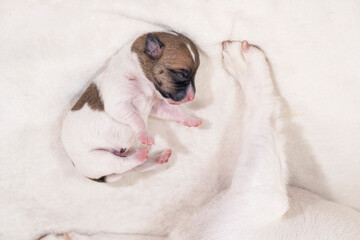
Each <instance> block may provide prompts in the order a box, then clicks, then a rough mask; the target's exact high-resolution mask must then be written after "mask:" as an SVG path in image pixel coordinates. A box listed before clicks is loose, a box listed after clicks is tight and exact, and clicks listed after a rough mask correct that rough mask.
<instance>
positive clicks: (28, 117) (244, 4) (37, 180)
mask: <svg viewBox="0 0 360 240" xmlns="http://www.w3.org/2000/svg"><path fill="white" fill-rule="evenodd" d="M359 12H360V3H359V2H358V1H351V0H348V1H342V2H340V1H335V0H334V1H325V0H324V1H316V2H314V1H312V2H310V1H309V2H300V1H299V2H297V3H294V2H289V1H283V2H281V1H260V0H256V1H243V0H241V1H235V0H233V1H205V0H204V1H192V0H181V1H180V0H179V1H148V0H139V1H133V0H129V1H128V0H123V1H115V0H91V1H27V2H22V1H12V0H8V1H2V3H1V6H0V33H1V34H0V53H1V54H0V98H1V101H0V134H1V140H0V141H1V142H0V164H1V165H0V216H1V218H0V237H1V239H35V238H36V237H38V236H40V235H41V234H44V233H47V232H53V231H57V232H65V231H78V232H85V233H92V232H114V233H146V234H160V235H161V234H167V233H168V232H169V231H170V230H171V229H172V228H173V227H174V225H175V224H176V223H177V222H178V221H180V220H181V219H183V218H185V217H186V216H187V215H188V214H189V213H191V212H192V211H193V210H194V209H196V208H197V207H198V206H201V205H203V204H204V203H206V202H208V201H209V200H210V199H211V198H212V197H213V196H214V195H215V194H216V193H217V192H219V191H220V190H222V189H223V188H224V187H226V186H227V185H228V183H229V179H230V176H231V169H232V166H233V164H234V160H236V158H234V156H237V155H238V153H239V151H240V149H238V148H237V146H239V144H238V140H239V134H240V130H239V129H237V128H236V126H238V121H240V119H241V112H239V111H236V109H238V107H239V99H240V98H239V96H238V95H237V94H236V91H234V82H233V81H229V79H228V78H229V77H228V75H227V74H226V73H225V72H224V70H223V69H222V66H221V61H220V60H221V55H220V52H221V51H220V50H221V45H220V42H221V41H222V40H225V39H247V40H249V41H250V42H252V43H255V44H257V45H260V46H261V47H262V48H263V49H264V50H265V51H266V53H267V55H268V57H269V59H270V60H271V62H272V65H273V68H274V73H275V78H276V82H277V84H278V88H279V90H280V93H281V95H282V96H283V97H284V99H285V101H286V103H287V107H288V110H289V115H288V116H287V117H288V120H289V121H291V122H292V124H291V125H290V126H289V127H288V128H287V129H286V134H287V143H288V144H287V146H286V152H287V156H288V164H289V169H290V183H291V184H293V185H297V186H301V187H304V188H307V189H310V190H311V191H313V192H316V193H317V194H319V195H321V196H322V197H324V198H327V199H331V200H334V201H337V202H340V203H343V204H346V205H349V206H351V207H354V208H357V209H360V185H359V182H360V174H359V171H360V161H359V157H358V156H359V155H360V148H359V146H360V127H359V122H360V112H359V104H360V95H359V91H360V81H359V79H360V65H359V64H360V54H359V52H360V44H359V43H360V14H359ZM153 23H156V24H158V25H161V26H164V27H169V28H172V29H174V30H176V31H179V32H182V33H184V34H186V35H187V36H189V37H190V38H191V39H193V40H194V41H195V42H196V43H197V45H198V46H199V48H200V50H201V65H200V68H199V71H198V74H197V78H196V86H197V95H196V101H195V102H193V103H191V104H187V105H186V106H184V108H186V109H187V110H188V111H190V112H194V113H196V114H197V115H198V116H200V117H202V118H203V119H204V124H203V125H202V126H201V127H200V128H198V129H188V128H185V127H183V126H181V125H178V124H175V123H170V122H164V121H160V120H151V121H150V123H149V125H150V132H151V133H152V134H154V135H155V137H156V139H155V140H156V142H157V146H156V148H162V147H164V146H168V147H170V148H172V149H173V153H174V155H173V156H172V158H171V161H170V163H169V164H168V165H167V166H166V167H164V168H163V169H161V170H159V171H156V172H153V173H148V174H146V175H143V176H128V178H127V179H126V180H125V181H123V182H121V183H118V184H108V185H104V184H98V183H96V182H91V181H88V180H87V179H85V178H83V177H82V176H80V175H79V174H78V172H77V171H76V170H75V169H74V168H73V166H72V164H71V161H70V160H69V158H68V157H67V156H66V154H65V152H64V150H63V148H62V145H61V140H60V136H59V133H60V127H61V121H62V118H63V116H64V113H65V112H66V111H67V110H68V109H69V106H70V104H71V103H73V102H74V99H76V97H78V95H79V93H80V92H81V91H82V89H83V88H84V86H85V85H87V84H88V82H89V80H90V79H91V77H92V76H93V74H94V73H95V72H96V71H97V70H98V69H99V68H100V67H101V66H102V64H103V63H104V62H105V61H106V59H107V58H108V57H110V56H111V55H112V54H113V53H114V52H115V51H116V50H117V49H118V48H120V47H121V46H122V45H124V44H125V43H127V42H129V41H131V40H133V39H134V38H135V37H136V36H138V35H139V34H142V33H144V32H148V31H154V30H162V28H161V27H158V26H156V25H154V24H153Z"/></svg>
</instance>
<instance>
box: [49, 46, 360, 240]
mask: <svg viewBox="0 0 360 240" xmlns="http://www.w3.org/2000/svg"><path fill="white" fill-rule="evenodd" d="M224 63H225V66H226V68H227V70H228V71H229V72H230V73H231V74H232V75H233V77H234V78H235V80H237V81H239V82H240V85H241V89H242V92H243V94H244V99H245V103H246V107H245V109H244V112H245V113H244V120H243V126H241V127H239V128H238V129H242V137H241V139H242V141H241V145H240V146H239V147H240V148H241V149H242V151H241V154H240V156H239V157H238V158H237V165H236V169H235V173H234V177H233V180H232V185H231V187H230V188H229V189H228V190H225V191H223V192H222V193H220V194H218V195H217V196H216V197H215V198H214V199H213V200H212V201H211V202H210V203H208V204H206V205H205V206H203V207H202V208H200V209H199V210H197V211H196V212H195V214H194V215H193V216H191V217H190V218H189V219H185V221H184V222H183V223H182V224H181V225H180V226H179V227H178V228H177V229H176V230H175V231H173V232H172V233H171V234H170V237H169V238H166V237H163V238H160V237H159V239H164V240H165V239H171V240H195V239H196V240H240V239H249V240H250V239H264V240H265V239H294V240H296V239H299V240H302V239H324V240H325V239H334V240H335V239H344V240H345V239H349V240H352V239H356V238H357V237H358V236H359V234H360V215H359V214H358V213H357V212H356V211H355V210H352V209H350V208H347V207H344V206H341V205H339V204H335V203H332V202H328V201H325V200H323V199H321V198H319V197H317V196H315V195H314V194H311V193H309V192H307V191H304V190H301V189H299V188H296V187H288V188H287V189H286V188H285V181H286V171H287V169H286V164H285V161H284V156H283V150H282V148H283V146H284V139H283V136H282V133H281V128H282V122H281V119H280V118H279V110H281V103H280V101H279V99H278V97H277V96H276V94H275V91H274V90H275V89H274V87H273V82H272V79H271V76H270V71H269V67H268V64H267V62H266V60H265V56H264V54H263V52H262V51H261V50H259V49H256V48H254V47H250V49H249V50H247V51H246V52H242V53H241V51H240V43H239V42H233V43H231V44H230V45H228V46H227V47H226V48H225V50H224ZM238 89H239V88H238ZM287 191H289V192H287ZM288 198H289V199H288ZM51 237H54V236H49V237H47V238H46V240H50V238H51ZM70 237H71V239H72V240H91V239H94V240H95V239H96V240H122V239H124V238H125V237H126V236H125V235H114V234H96V235H92V236H86V235H80V234H77V233H70ZM128 237H130V238H132V239H143V240H146V239H150V237H148V236H128ZM58 239H59V238H58ZM60 239H61V238H60Z"/></svg>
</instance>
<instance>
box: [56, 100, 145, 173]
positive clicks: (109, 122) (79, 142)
mask: <svg viewBox="0 0 360 240" xmlns="http://www.w3.org/2000/svg"><path fill="white" fill-rule="evenodd" d="M62 142H63V145H64V148H65V150H66V152H67V153H68V155H69V157H70V158H71V160H72V161H73V163H74V164H75V166H76V167H77V168H78V170H80V171H81V172H82V173H83V174H84V175H86V176H89V174H87V173H86V172H87V171H86V168H89V172H91V174H90V175H94V174H93V173H92V172H93V169H91V168H92V166H90V164H91V161H89V159H91V154H92V153H93V152H94V151H97V150H100V151H101V150H104V151H110V152H111V151H120V150H121V149H124V148H126V149H129V148H134V147H137V146H138V145H137V144H138V143H137V141H136V136H135V133H134V132H133V130H132V129H131V128H130V127H128V126H126V125H124V124H121V123H119V122H117V121H116V120H114V119H112V118H111V117H109V116H108V115H107V114H106V113H105V112H100V111H93V110H91V109H90V108H88V107H87V106H84V107H83V108H82V109H81V110H79V111H71V112H69V113H68V115H67V116H66V118H65V120H64V123H63V129H62ZM85 167H86V168H85Z"/></svg>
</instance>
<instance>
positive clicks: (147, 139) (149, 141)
mask: <svg viewBox="0 0 360 240" xmlns="http://www.w3.org/2000/svg"><path fill="white" fill-rule="evenodd" d="M137 138H138V140H139V141H140V142H141V143H142V144H145V145H154V144H155V141H154V138H153V137H152V136H150V135H149V134H147V133H146V132H141V133H139V134H138V135H137Z"/></svg>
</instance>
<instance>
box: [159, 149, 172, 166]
mask: <svg viewBox="0 0 360 240" xmlns="http://www.w3.org/2000/svg"><path fill="white" fill-rule="evenodd" d="M170 156H171V149H167V150H165V151H164V152H163V153H162V154H161V155H160V157H159V158H158V159H157V162H158V163H166V162H168V161H169V158H170Z"/></svg>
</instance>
